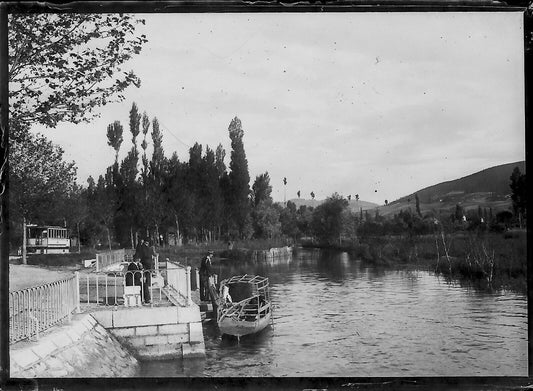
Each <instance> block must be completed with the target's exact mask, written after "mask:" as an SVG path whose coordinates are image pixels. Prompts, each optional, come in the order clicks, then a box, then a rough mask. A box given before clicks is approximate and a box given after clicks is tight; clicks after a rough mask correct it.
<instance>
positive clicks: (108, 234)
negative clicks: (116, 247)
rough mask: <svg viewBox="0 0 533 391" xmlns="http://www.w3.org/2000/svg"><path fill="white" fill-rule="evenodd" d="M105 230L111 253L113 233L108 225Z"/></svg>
mask: <svg viewBox="0 0 533 391" xmlns="http://www.w3.org/2000/svg"><path fill="white" fill-rule="evenodd" d="M105 229H106V230H107V244H108V245H109V251H111V232H110V231H109V228H108V227H107V225H106V227H105Z"/></svg>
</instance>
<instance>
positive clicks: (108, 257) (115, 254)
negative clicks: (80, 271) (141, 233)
mask: <svg viewBox="0 0 533 391" xmlns="http://www.w3.org/2000/svg"><path fill="white" fill-rule="evenodd" d="M134 254H135V250H132V249H124V248H121V249H119V250H111V251H105V252H101V253H98V254H96V272H97V273H100V272H103V271H104V269H105V268H108V267H109V266H112V265H118V264H120V263H123V262H131V261H133V255H134ZM152 259H153V261H154V267H155V269H159V255H155V256H152Z"/></svg>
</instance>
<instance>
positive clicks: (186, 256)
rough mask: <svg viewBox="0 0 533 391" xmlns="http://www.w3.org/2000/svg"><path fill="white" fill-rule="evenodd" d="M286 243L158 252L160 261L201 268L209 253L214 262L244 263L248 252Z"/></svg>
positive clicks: (257, 242)
mask: <svg viewBox="0 0 533 391" xmlns="http://www.w3.org/2000/svg"><path fill="white" fill-rule="evenodd" d="M286 245H287V243H286V241H281V240H280V241H277V240H240V241H234V242H231V244H229V243H227V242H213V243H209V244H199V245H194V244H187V245H184V246H181V247H159V248H157V249H156V251H157V252H158V254H159V259H160V260H165V259H166V258H168V259H169V260H171V261H176V262H179V263H181V264H183V265H188V266H192V267H200V262H201V261H202V258H203V257H204V256H205V255H206V253H207V251H209V250H210V251H213V252H214V253H215V254H214V262H217V261H220V260H222V259H232V260H234V261H239V262H240V261H244V259H243V258H242V254H243V253H245V252H246V251H253V250H268V249H270V248H273V247H284V246H286Z"/></svg>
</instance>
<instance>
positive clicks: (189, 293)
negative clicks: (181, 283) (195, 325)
mask: <svg viewBox="0 0 533 391" xmlns="http://www.w3.org/2000/svg"><path fill="white" fill-rule="evenodd" d="M186 270H187V271H186V276H187V305H188V306H190V305H191V304H192V296H191V267H190V266H187V269H186Z"/></svg>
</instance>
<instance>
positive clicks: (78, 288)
mask: <svg viewBox="0 0 533 391" xmlns="http://www.w3.org/2000/svg"><path fill="white" fill-rule="evenodd" d="M74 275H75V276H76V293H75V296H76V313H78V314H79V313H81V309H80V272H74Z"/></svg>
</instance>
